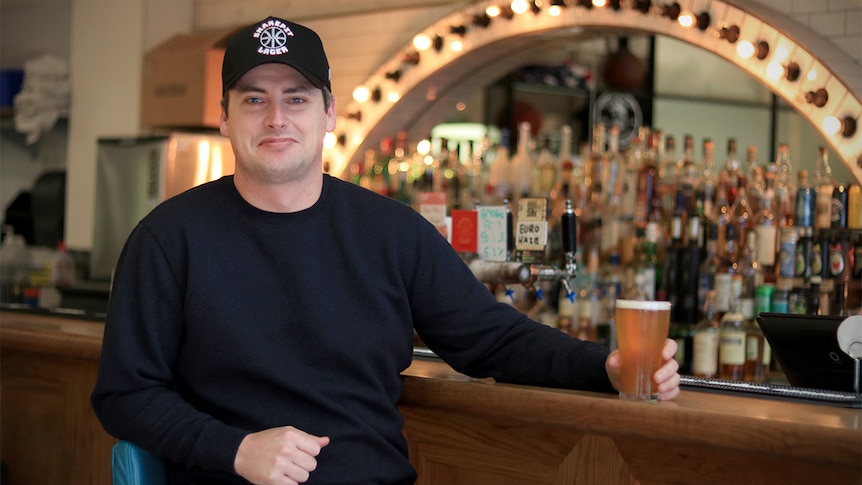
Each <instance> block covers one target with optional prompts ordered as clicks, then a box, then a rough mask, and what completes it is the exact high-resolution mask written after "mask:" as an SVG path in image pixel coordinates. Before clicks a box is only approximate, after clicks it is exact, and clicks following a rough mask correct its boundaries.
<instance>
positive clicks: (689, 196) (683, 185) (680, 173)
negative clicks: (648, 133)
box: [675, 135, 697, 208]
mask: <svg viewBox="0 0 862 485" xmlns="http://www.w3.org/2000/svg"><path fill="white" fill-rule="evenodd" d="M675 179H676V186H677V190H681V191H682V194H683V197H684V198H685V200H686V205H687V206H688V207H691V208H694V206H695V190H694V188H695V184H696V183H697V164H696V163H695V162H694V137H693V136H692V135H685V136H684V137H683V148H682V154H681V156H680V159H679V161H677V163H676V172H675Z"/></svg>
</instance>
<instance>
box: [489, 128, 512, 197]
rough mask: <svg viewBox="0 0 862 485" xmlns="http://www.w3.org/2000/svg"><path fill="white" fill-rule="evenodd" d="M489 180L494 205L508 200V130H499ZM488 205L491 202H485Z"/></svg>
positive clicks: (509, 163) (510, 169) (509, 175)
mask: <svg viewBox="0 0 862 485" xmlns="http://www.w3.org/2000/svg"><path fill="white" fill-rule="evenodd" d="M490 172H491V173H490V175H489V176H488V180H489V185H490V187H489V190H488V192H491V193H493V194H494V201H493V202H495V203H497V204H499V203H501V202H502V201H503V199H510V198H511V196H512V194H511V186H512V185H511V174H512V159H511V157H510V154H509V130H506V129H503V130H501V139H500V144H499V145H497V149H496V155H495V157H494V162H493V163H492V164H491V168H490ZM487 203H488V204H489V205H490V203H491V201H488V202H487Z"/></svg>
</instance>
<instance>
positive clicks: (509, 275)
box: [468, 200, 577, 301]
mask: <svg viewBox="0 0 862 485" xmlns="http://www.w3.org/2000/svg"><path fill="white" fill-rule="evenodd" d="M506 216H507V225H508V231H507V232H508V234H509V237H508V238H507V247H508V249H510V250H511V251H514V237H512V236H511V235H512V233H513V224H512V221H511V213H510V212H508V211H507V213H506ZM560 223H561V229H562V239H563V241H562V243H563V251H564V267H563V268H557V267H555V266H548V265H539V264H530V263H523V262H518V261H485V260H483V259H473V260H472V261H469V262H468V266H469V267H470V271H472V272H473V275H474V276H476V278H477V279H478V280H479V281H482V282H483V283H488V284H501V285H509V284H520V285H522V286H523V287H525V288H532V287H534V285H535V284H536V283H537V282H542V281H556V280H559V281H561V283H562V284H563V287H564V288H565V289H566V297H567V298H569V299H570V300H572V301H574V298H575V292H574V290H573V289H572V288H573V285H572V283H573V281H574V279H575V273H576V271H577V264H576V259H575V252H576V250H577V225H576V220H575V212H574V210H573V209H572V201H571V200H566V209H565V211H564V212H563V214H562V216H561V220H560ZM510 254H511V253H510ZM509 292H510V290H508V289H507V294H509ZM510 297H511V294H510ZM537 297H538V298H539V299H541V292H540V291H538V290H537Z"/></svg>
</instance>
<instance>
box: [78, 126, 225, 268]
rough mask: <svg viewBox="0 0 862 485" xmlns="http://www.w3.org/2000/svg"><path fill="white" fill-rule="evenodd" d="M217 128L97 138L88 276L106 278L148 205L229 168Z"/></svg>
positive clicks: (209, 178)
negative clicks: (197, 131) (145, 135)
mask: <svg viewBox="0 0 862 485" xmlns="http://www.w3.org/2000/svg"><path fill="white" fill-rule="evenodd" d="M234 165H235V160H234V155H233V151H232V150H231V147H230V142H229V141H228V139H227V138H226V137H223V136H221V135H220V134H218V133H182V132H176V133H170V134H167V135H163V136H147V137H129V138H100V139H99V140H98V157H97V162H96V184H95V190H96V206H95V214H94V220H93V249H92V252H91V254H90V275H89V277H90V279H91V280H110V279H111V275H112V273H113V270H114V267H115V266H116V264H117V259H118V258H119V256H120V251H121V250H122V248H123V245H124V244H125V242H126V238H127V237H128V236H129V234H130V233H131V231H132V229H133V228H134V227H135V225H137V223H138V221H140V220H141V219H142V218H143V217H144V216H145V215H146V214H147V213H148V212H150V210H152V209H153V208H154V207H155V206H156V205H157V204H159V203H160V202H162V201H164V200H166V199H168V198H170V197H173V196H174V195H177V194H179V193H180V192H183V191H185V190H187V189H190V188H192V187H195V186H197V185H200V184H202V183H204V182H208V181H210V180H215V179H217V178H220V177H221V176H223V175H229V174H232V173H233V171H234Z"/></svg>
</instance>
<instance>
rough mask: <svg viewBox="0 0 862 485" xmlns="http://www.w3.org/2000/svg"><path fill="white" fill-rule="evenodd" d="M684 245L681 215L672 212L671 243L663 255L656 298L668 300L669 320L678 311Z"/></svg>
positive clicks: (674, 317) (673, 317) (673, 319)
mask: <svg viewBox="0 0 862 485" xmlns="http://www.w3.org/2000/svg"><path fill="white" fill-rule="evenodd" d="M684 253H685V246H684V245H683V238H682V217H681V216H680V215H679V214H674V217H673V221H672V222H671V243H670V247H668V248H667V250H666V251H665V253H664V255H665V257H664V262H663V266H664V267H663V268H662V272H661V275H662V276H661V279H660V280H659V281H658V286H657V290H656V299H658V300H664V301H669V302H670V308H671V322H673V321H675V320H677V318H676V317H677V312H678V311H679V308H680V306H679V290H680V288H679V276H680V273H681V272H680V269H681V267H682V258H683V254H684Z"/></svg>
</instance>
